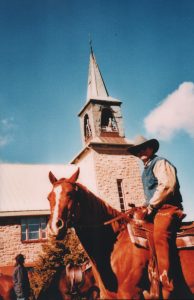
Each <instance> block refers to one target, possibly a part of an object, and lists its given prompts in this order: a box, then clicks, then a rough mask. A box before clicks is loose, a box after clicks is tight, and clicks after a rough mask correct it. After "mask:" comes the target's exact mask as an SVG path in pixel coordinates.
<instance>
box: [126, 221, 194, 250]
mask: <svg viewBox="0 0 194 300" xmlns="http://www.w3.org/2000/svg"><path fill="white" fill-rule="evenodd" d="M127 229H128V232H129V236H130V239H131V241H132V242H133V243H134V244H136V245H137V246H139V247H143V248H147V249H148V248H149V244H150V240H149V239H150V237H151V236H152V232H153V224H152V223H148V222H146V221H144V220H135V219H134V220H131V222H130V223H128V224H127ZM176 245H177V248H178V249H185V248H191V247H194V222H183V223H182V226H181V227H180V229H179V231H178V232H177V237H176Z"/></svg>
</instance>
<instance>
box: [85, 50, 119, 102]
mask: <svg viewBox="0 0 194 300" xmlns="http://www.w3.org/2000/svg"><path fill="white" fill-rule="evenodd" d="M91 99H95V100H103V101H118V100H117V99H114V98H112V97H110V96H109V94H108V90H107V88H106V85H105V82H104V80H103V77H102V74H101V72H100V69H99V67H98V64H97V62H96V58H95V56H94V52H93V50H92V47H91V51H90V63H89V71H88V89H87V101H86V102H89V101H90V100H91Z"/></svg>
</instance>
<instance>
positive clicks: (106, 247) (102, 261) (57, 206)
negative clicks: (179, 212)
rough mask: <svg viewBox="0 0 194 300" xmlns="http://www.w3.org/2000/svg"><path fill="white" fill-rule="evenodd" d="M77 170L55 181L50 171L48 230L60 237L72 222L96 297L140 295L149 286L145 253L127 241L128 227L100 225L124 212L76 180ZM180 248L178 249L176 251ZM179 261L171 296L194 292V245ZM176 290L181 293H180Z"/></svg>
mask: <svg viewBox="0 0 194 300" xmlns="http://www.w3.org/2000/svg"><path fill="white" fill-rule="evenodd" d="M78 175H79V169H78V170H77V171H76V172H75V173H74V174H73V175H72V176H71V177H70V178H69V179H65V178H62V179H60V180H57V179H56V177H55V176H54V175H53V174H52V173H51V172H50V173H49V179H50V182H51V183H52V184H53V189H52V191H51V192H50V194H49V195H48V200H49V202H50V210H51V216H50V219H49V223H48V230H49V233H50V234H51V235H53V236H56V237H57V238H58V239H62V238H64V236H65V234H66V231H67V228H68V227H70V226H73V227H74V228H75V231H76V234H77V236H78V238H79V240H80V242H81V243H82V245H83V247H84V249H85V250H86V252H87V254H88V256H89V257H90V259H91V261H92V268H93V273H94V276H95V279H96V282H97V285H98V286H99V288H100V298H101V299H141V298H143V293H142V292H143V291H144V290H148V289H149V284H150V283H149V280H148V272H147V269H148V268H147V267H148V262H149V257H150V253H149V250H148V249H146V248H141V247H137V246H136V245H135V244H134V243H132V241H131V240H130V237H129V234H128V230H127V228H126V226H124V229H123V230H116V225H118V222H117V221H115V222H110V224H109V225H106V226H105V225H104V223H106V222H108V221H110V220H111V219H113V218H114V219H115V220H116V219H117V217H118V218H119V216H123V217H124V215H123V214H122V213H121V212H119V211H117V210H116V209H114V208H112V207H111V206H110V205H108V204H107V203H106V202H104V201H103V200H101V199H99V198H98V197H97V196H95V195H94V194H93V193H92V192H91V191H89V190H88V189H87V188H86V187H84V186H83V185H81V184H80V183H77V182H76V180H77V178H78ZM181 252H182V253H181ZM179 257H180V264H181V267H182V270H183V272H182V271H181V267H180V269H179V271H180V272H179V273H181V275H180V276H179V273H176V274H177V278H179V279H177V282H178V286H179V288H180V289H179V291H178V293H177V295H176V298H177V299H181V298H182V299H183V298H184V299H185V298H186V297H189V298H192V297H193V294H194V276H193V275H192V273H193V270H194V249H191V250H190V251H188V250H182V251H180V252H179ZM181 292H182V294H181ZM187 299H188V298H187Z"/></svg>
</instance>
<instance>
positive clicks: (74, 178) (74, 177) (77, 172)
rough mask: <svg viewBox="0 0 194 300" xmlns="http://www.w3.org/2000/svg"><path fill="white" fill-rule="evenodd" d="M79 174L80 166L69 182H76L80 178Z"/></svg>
mask: <svg viewBox="0 0 194 300" xmlns="http://www.w3.org/2000/svg"><path fill="white" fill-rule="evenodd" d="M78 176H79V168H78V169H77V171H76V172H75V173H74V174H73V175H72V176H71V177H70V178H69V179H68V181H69V182H71V183H74V182H76V180H77V179H78Z"/></svg>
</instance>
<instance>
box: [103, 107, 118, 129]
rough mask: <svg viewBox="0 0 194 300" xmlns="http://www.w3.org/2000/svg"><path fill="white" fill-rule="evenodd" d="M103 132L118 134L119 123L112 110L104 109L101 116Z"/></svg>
mask: <svg viewBox="0 0 194 300" xmlns="http://www.w3.org/2000/svg"><path fill="white" fill-rule="evenodd" d="M101 130H102V131H103V132H118V127H117V123H116V120H115V117H114V115H113V112H112V110H111V109H110V108H108V107H104V108H103V109H102V115H101Z"/></svg>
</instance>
